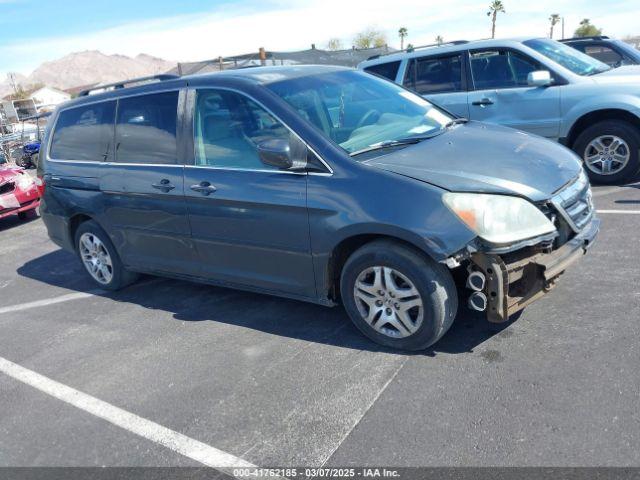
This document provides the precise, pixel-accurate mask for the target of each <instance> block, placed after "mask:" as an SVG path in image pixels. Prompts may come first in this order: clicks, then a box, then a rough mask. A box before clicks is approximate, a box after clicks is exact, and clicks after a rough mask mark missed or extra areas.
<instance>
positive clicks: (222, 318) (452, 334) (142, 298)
mask: <svg viewBox="0 0 640 480" xmlns="http://www.w3.org/2000/svg"><path fill="white" fill-rule="evenodd" d="M18 274H20V275H22V276H24V277H27V278H30V279H33V280H37V281H39V282H43V283H46V284H49V285H54V286H57V287H63V288H67V289H71V290H76V291H93V289H94V287H93V285H92V284H91V283H90V282H89V278H88V276H87V274H86V273H85V272H84V270H83V269H82V266H81V265H80V263H79V261H78V260H77V258H76V257H75V255H73V254H71V253H69V252H65V251H63V250H56V251H54V252H51V253H49V254H46V255H43V256H41V257H39V258H36V259H33V260H30V261H29V262H27V263H25V264H24V265H23V266H22V267H20V268H19V269H18ZM98 295H100V296H103V297H107V298H110V299H112V300H115V301H117V302H123V303H133V304H137V305H141V306H144V307H146V308H148V309H153V310H162V311H166V312H171V313H172V314H173V317H174V318H175V319H176V320H180V321H187V322H202V321H214V322H221V323H226V324H231V325H236V326H241V327H245V328H250V329H253V330H257V331H262V332H265V333H269V334H272V335H279V336H283V337H289V338H296V339H300V340H305V341H309V342H315V343H322V344H328V345H334V346H338V347H343V348H352V349H358V350H368V351H379V352H389V353H394V354H399V353H400V354H406V355H428V356H435V355H437V354H438V353H450V354H458V353H466V352H472V351H473V349H474V348H475V347H477V346H478V345H480V344H481V343H483V342H484V341H486V340H487V339H489V338H491V337H492V336H494V335H496V334H498V333H500V332H501V331H502V330H504V329H505V328H507V327H508V326H509V325H510V324H511V323H512V322H507V323H505V324H501V325H497V326H496V325H492V324H490V323H488V322H487V321H486V320H485V319H483V318H482V317H481V315H479V314H475V313H473V312H470V311H468V310H467V309H466V308H461V310H460V313H459V314H458V317H457V318H456V320H455V322H454V323H453V326H452V327H451V329H450V330H449V332H447V333H446V334H445V336H444V337H443V338H442V339H441V340H440V341H439V342H437V343H436V344H435V345H433V346H432V347H430V348H429V349H428V350H427V351H423V352H398V351H396V350H391V349H387V348H385V347H381V346H378V345H377V344H375V343H373V342H371V341H370V340H369V339H367V338H366V337H365V336H364V335H362V334H361V333H360V332H359V331H358V330H357V329H356V328H355V326H353V324H352V323H351V322H350V321H349V318H348V317H347V315H346V313H345V312H344V310H343V309H342V308H341V307H336V308H326V307H322V306H319V305H314V304H310V303H306V302H300V301H295V300H288V299H282V298H278V297H273V296H269V295H262V294H255V293H249V292H243V291H239V290H232V289H227V288H221V287H214V286H210V285H205V284H198V283H191V282H186V281H179V280H171V279H156V278H155V277H143V279H141V280H140V281H139V282H138V283H136V284H134V285H131V286H130V287H128V288H126V289H124V290H122V291H119V292H104V293H98Z"/></svg>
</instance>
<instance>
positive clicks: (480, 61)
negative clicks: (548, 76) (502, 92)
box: [470, 50, 543, 90]
mask: <svg viewBox="0 0 640 480" xmlns="http://www.w3.org/2000/svg"><path fill="white" fill-rule="evenodd" d="M470 61H471V76H472V78H473V85H474V87H475V89H476V90H487V89H494V88H514V87H526V86H528V82H527V79H528V76H529V73H531V72H534V71H536V70H542V69H543V67H542V66H541V65H540V64H539V63H538V62H536V61H535V60H532V59H530V58H528V57H525V56H524V55H521V54H519V53H517V52H514V51H511V50H482V51H474V52H471V53H470Z"/></svg>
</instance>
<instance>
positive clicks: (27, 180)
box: [16, 173, 33, 190]
mask: <svg viewBox="0 0 640 480" xmlns="http://www.w3.org/2000/svg"><path fill="white" fill-rule="evenodd" d="M16 184H17V185H18V187H19V188H20V190H28V189H29V187H31V185H33V178H31V177H30V176H29V174H27V173H23V174H20V175H18V178H17V180H16Z"/></svg>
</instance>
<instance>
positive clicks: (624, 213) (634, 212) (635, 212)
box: [598, 210, 640, 215]
mask: <svg viewBox="0 0 640 480" xmlns="http://www.w3.org/2000/svg"><path fill="white" fill-rule="evenodd" d="M598 213H621V214H623V215H640V210H598Z"/></svg>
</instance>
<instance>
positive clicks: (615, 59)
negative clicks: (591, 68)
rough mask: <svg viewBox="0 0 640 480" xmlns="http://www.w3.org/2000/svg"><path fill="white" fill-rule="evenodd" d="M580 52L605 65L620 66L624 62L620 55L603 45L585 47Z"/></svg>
mask: <svg viewBox="0 0 640 480" xmlns="http://www.w3.org/2000/svg"><path fill="white" fill-rule="evenodd" d="M580 50H582V49H580ZM582 51H583V52H584V53H586V54H587V55H589V56H590V57H593V58H595V59H597V60H600V61H601V62H603V63H606V64H607V65H620V64H622V62H623V60H624V59H623V58H622V55H620V54H619V53H618V52H616V51H615V50H614V49H612V48H609V47H607V46H605V45H586V46H585V47H584V50H582Z"/></svg>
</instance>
